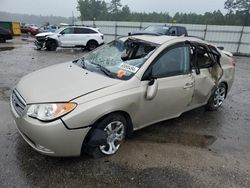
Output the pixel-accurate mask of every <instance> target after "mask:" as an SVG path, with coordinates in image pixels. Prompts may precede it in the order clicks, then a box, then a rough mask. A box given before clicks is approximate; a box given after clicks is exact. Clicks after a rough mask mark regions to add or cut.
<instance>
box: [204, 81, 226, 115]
mask: <svg viewBox="0 0 250 188" xmlns="http://www.w3.org/2000/svg"><path fill="white" fill-rule="evenodd" d="M226 96H227V87H226V85H225V84H224V83H220V84H219V86H218V87H217V88H216V89H215V91H214V92H213V94H212V95H211V97H210V98H209V100H208V103H207V105H206V106H205V107H206V109H207V110H209V111H216V110H217V109H218V108H220V107H221V105H222V103H223V102H224V100H225V99H226Z"/></svg>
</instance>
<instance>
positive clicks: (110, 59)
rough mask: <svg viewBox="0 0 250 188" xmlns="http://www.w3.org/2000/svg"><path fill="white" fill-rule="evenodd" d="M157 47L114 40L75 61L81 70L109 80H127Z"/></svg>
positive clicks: (129, 40)
mask: <svg viewBox="0 0 250 188" xmlns="http://www.w3.org/2000/svg"><path fill="white" fill-rule="evenodd" d="M156 47H157V45H155V44H151V43H148V42H145V41H141V40H136V39H135V40H132V39H127V40H126V41H122V40H115V41H112V42H111V43H108V44H107V45H104V46H102V47H100V48H98V49H96V50H94V51H92V52H90V53H88V54H86V55H85V56H84V57H83V58H82V59H80V60H78V61H77V64H78V65H79V66H81V67H82V68H85V69H88V70H90V71H95V72H99V73H102V74H105V75H106V76H109V77H111V78H116V79H122V80H128V79H130V78H131V77H132V76H133V75H134V74H135V73H136V72H137V71H138V70H139V69H140V67H141V66H142V65H143V64H144V63H145V62H146V60H147V59H148V58H149V57H150V55H151V54H152V53H153V51H154V50H155V48H156Z"/></svg>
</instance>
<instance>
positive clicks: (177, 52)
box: [152, 46, 190, 78]
mask: <svg viewBox="0 0 250 188" xmlns="http://www.w3.org/2000/svg"><path fill="white" fill-rule="evenodd" d="M189 57H190V48H189V46H180V47H175V48H173V49H170V50H169V51H167V52H166V53H164V54H163V55H161V56H160V58H159V59H158V60H157V61H156V62H155V64H154V65H153V67H152V76H154V77H156V78H162V77H168V76H175V75H180V74H186V73H188V72H189V71H190V64H189V63H190V59H189Z"/></svg>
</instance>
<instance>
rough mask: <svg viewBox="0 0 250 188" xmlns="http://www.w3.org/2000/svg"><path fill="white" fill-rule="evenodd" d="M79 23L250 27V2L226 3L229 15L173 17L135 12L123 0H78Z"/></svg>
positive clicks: (182, 14) (163, 13)
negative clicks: (106, 22)
mask: <svg viewBox="0 0 250 188" xmlns="http://www.w3.org/2000/svg"><path fill="white" fill-rule="evenodd" d="M77 9H78V11H79V12H80V20H81V21H84V20H100V21H131V22H161V23H175V22H176V23H185V24H211V25H248V26H250V19H249V14H250V11H249V9H250V0H226V2H225V9H227V10H228V12H227V14H225V15H224V14H223V13H222V12H221V11H220V10H217V11H213V12H206V13H204V14H196V13H179V12H177V13H176V14H175V15H174V16H170V15H169V13H167V12H160V13H157V12H152V13H146V12H132V11H131V10H130V8H129V6H128V5H124V6H123V5H122V4H121V0H111V2H110V3H107V2H105V1H104V0H78V6H77Z"/></svg>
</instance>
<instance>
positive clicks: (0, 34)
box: [0, 27, 12, 42]
mask: <svg viewBox="0 0 250 188" xmlns="http://www.w3.org/2000/svg"><path fill="white" fill-rule="evenodd" d="M11 39H12V33H11V31H10V30H8V29H4V28H2V27H0V42H6V40H11Z"/></svg>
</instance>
